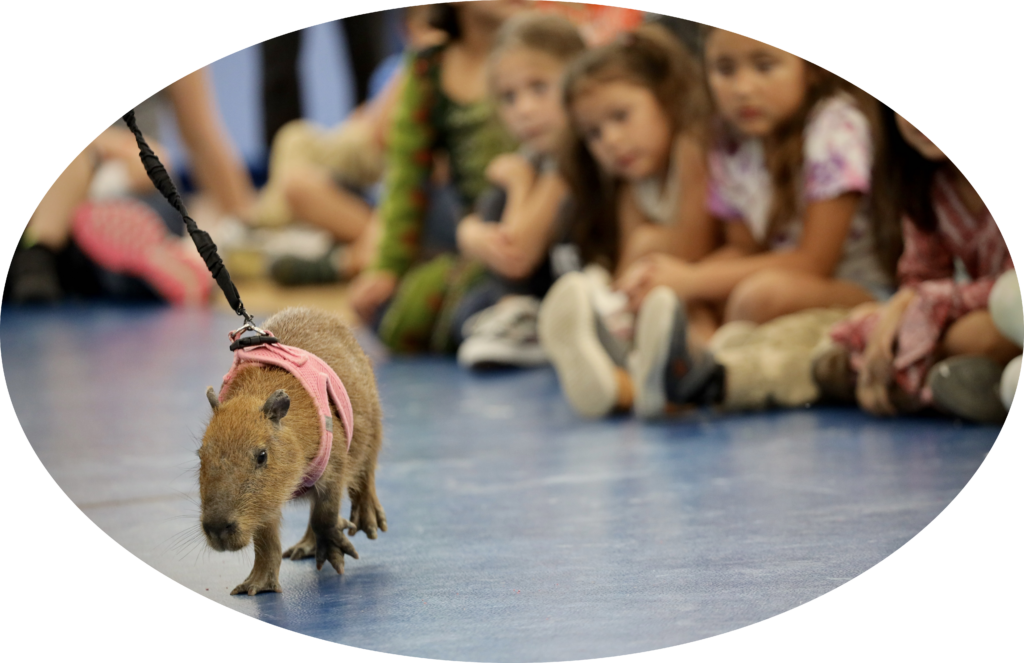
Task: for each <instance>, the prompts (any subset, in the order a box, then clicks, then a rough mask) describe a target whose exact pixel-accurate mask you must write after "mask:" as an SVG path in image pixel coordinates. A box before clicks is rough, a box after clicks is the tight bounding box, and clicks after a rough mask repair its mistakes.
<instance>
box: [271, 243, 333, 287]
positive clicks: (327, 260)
mask: <svg viewBox="0 0 1024 663" xmlns="http://www.w3.org/2000/svg"><path fill="white" fill-rule="evenodd" d="M270 276H271V277H272V278H273V279H274V281H275V282H277V283H278V284H279V285H283V286H296V285H314V284H321V283H337V282H338V281H340V280H341V277H340V275H339V274H338V268H337V267H335V262H334V251H331V252H329V253H326V254H325V255H323V256H321V257H320V258H316V259H313V260H311V259H309V258H299V257H296V256H283V257H281V258H278V259H277V260H275V261H274V262H273V264H271V265H270Z"/></svg>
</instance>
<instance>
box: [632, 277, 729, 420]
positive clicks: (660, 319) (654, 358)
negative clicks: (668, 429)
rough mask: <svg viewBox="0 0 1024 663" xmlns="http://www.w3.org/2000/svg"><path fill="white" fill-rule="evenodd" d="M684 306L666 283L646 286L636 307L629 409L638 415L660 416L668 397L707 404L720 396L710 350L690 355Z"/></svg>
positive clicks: (718, 369)
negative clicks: (630, 406)
mask: <svg viewBox="0 0 1024 663" xmlns="http://www.w3.org/2000/svg"><path fill="white" fill-rule="evenodd" d="M686 332H687V320H686V311H685V309H684V308H683V306H682V305H680V302H679V298H678V297H676V294H675V293H674V292H673V291H672V290H671V289H670V288H668V287H666V286H659V287H657V288H654V289H653V290H651V292H650V293H648V295H647V297H646V298H645V299H644V301H643V304H641V305H640V311H639V312H638V313H637V319H636V329H635V332H634V338H635V339H636V344H635V348H634V350H633V353H632V354H631V355H630V360H629V375H630V379H631V380H632V382H633V389H634V396H633V411H634V412H635V413H636V415H637V416H638V417H640V418H641V419H654V418H657V417H661V416H664V414H665V406H666V405H667V404H668V403H675V404H677V405H686V404H694V405H710V404H712V403H715V402H717V401H718V400H720V398H721V396H722V389H723V387H724V377H725V374H724V369H723V368H722V366H721V365H719V364H718V362H716V361H715V359H714V356H713V355H712V354H711V353H710V352H702V353H701V354H700V356H698V357H692V356H691V355H690V352H689V349H688V347H687V341H686Z"/></svg>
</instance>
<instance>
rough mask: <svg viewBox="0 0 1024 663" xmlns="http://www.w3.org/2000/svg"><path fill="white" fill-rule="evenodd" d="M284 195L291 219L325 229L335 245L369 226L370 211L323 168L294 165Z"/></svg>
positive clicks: (353, 237)
mask: <svg viewBox="0 0 1024 663" xmlns="http://www.w3.org/2000/svg"><path fill="white" fill-rule="evenodd" d="M284 194H285V199H286V200H287V202H288V206H289V207H290V208H291V211H292V213H293V214H294V216H295V218H298V219H302V220H304V221H308V222H309V223H312V224H314V225H317V226H320V227H321V228H324V229H325V230H328V231H329V232H330V233H331V234H333V235H334V236H335V237H336V238H337V239H338V241H339V242H343V243H345V244H348V243H349V242H352V241H355V240H356V239H357V238H358V237H359V236H360V235H361V234H362V233H363V231H364V230H365V229H366V227H367V226H368V225H370V217H371V216H372V214H373V208H371V207H370V206H369V205H367V204H366V202H365V201H364V200H362V199H361V198H359V197H358V196H356V195H354V194H352V193H350V192H348V191H346V190H344V189H342V188H340V187H338V186H337V185H336V184H335V183H334V182H333V181H332V180H331V178H330V176H329V175H328V174H327V172H326V171H325V170H323V169H320V168H311V167H305V166H304V167H299V166H296V167H295V168H293V169H292V170H291V172H290V173H288V176H287V178H286V180H285V182H284Z"/></svg>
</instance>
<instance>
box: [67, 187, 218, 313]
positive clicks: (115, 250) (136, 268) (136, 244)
mask: <svg viewBox="0 0 1024 663" xmlns="http://www.w3.org/2000/svg"><path fill="white" fill-rule="evenodd" d="M71 233H72V237H73V238H74V240H75V242H76V243H77V244H78V246H79V247H80V248H81V249H82V252H83V253H85V254H86V255H87V256H89V258H91V259H92V260H93V261H95V262H96V264H98V265H99V266H101V267H103V268H105V269H108V270H110V271H112V272H116V273H119V274H127V275H129V276H135V277H138V278H140V279H142V280H143V281H145V282H146V283H147V284H148V285H149V286H150V287H152V288H153V290H155V291H156V292H157V294H159V295H160V296H161V297H163V298H164V299H165V300H167V301H168V302H170V303H171V304H175V305H194V304H203V303H206V301H207V300H208V299H209V295H210V289H211V287H212V286H213V278H212V277H211V276H210V274H209V272H207V271H206V267H205V265H203V264H202V261H201V260H197V259H193V258H194V257H193V256H191V255H189V254H188V252H187V251H188V249H187V248H186V247H185V246H184V245H183V244H182V243H181V242H180V241H179V240H178V239H177V238H175V237H173V236H172V235H170V234H169V233H168V232H167V230H166V228H165V227H164V224H163V222H162V221H161V220H160V217H158V216H157V214H156V212H154V211H153V210H152V209H150V208H149V207H148V206H147V205H145V204H144V203H141V202H138V201H135V200H110V201H103V202H90V203H84V204H82V205H80V206H79V207H78V208H77V209H76V210H75V214H74V216H73V218H72V221H71Z"/></svg>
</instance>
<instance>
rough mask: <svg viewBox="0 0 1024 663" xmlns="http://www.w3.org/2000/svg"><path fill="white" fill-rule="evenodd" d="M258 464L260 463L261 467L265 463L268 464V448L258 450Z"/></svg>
mask: <svg viewBox="0 0 1024 663" xmlns="http://www.w3.org/2000/svg"><path fill="white" fill-rule="evenodd" d="M256 464H257V465H259V466H260V467H263V466H264V465H266V464H267V450H266V449H260V450H259V451H258V452H256Z"/></svg>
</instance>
